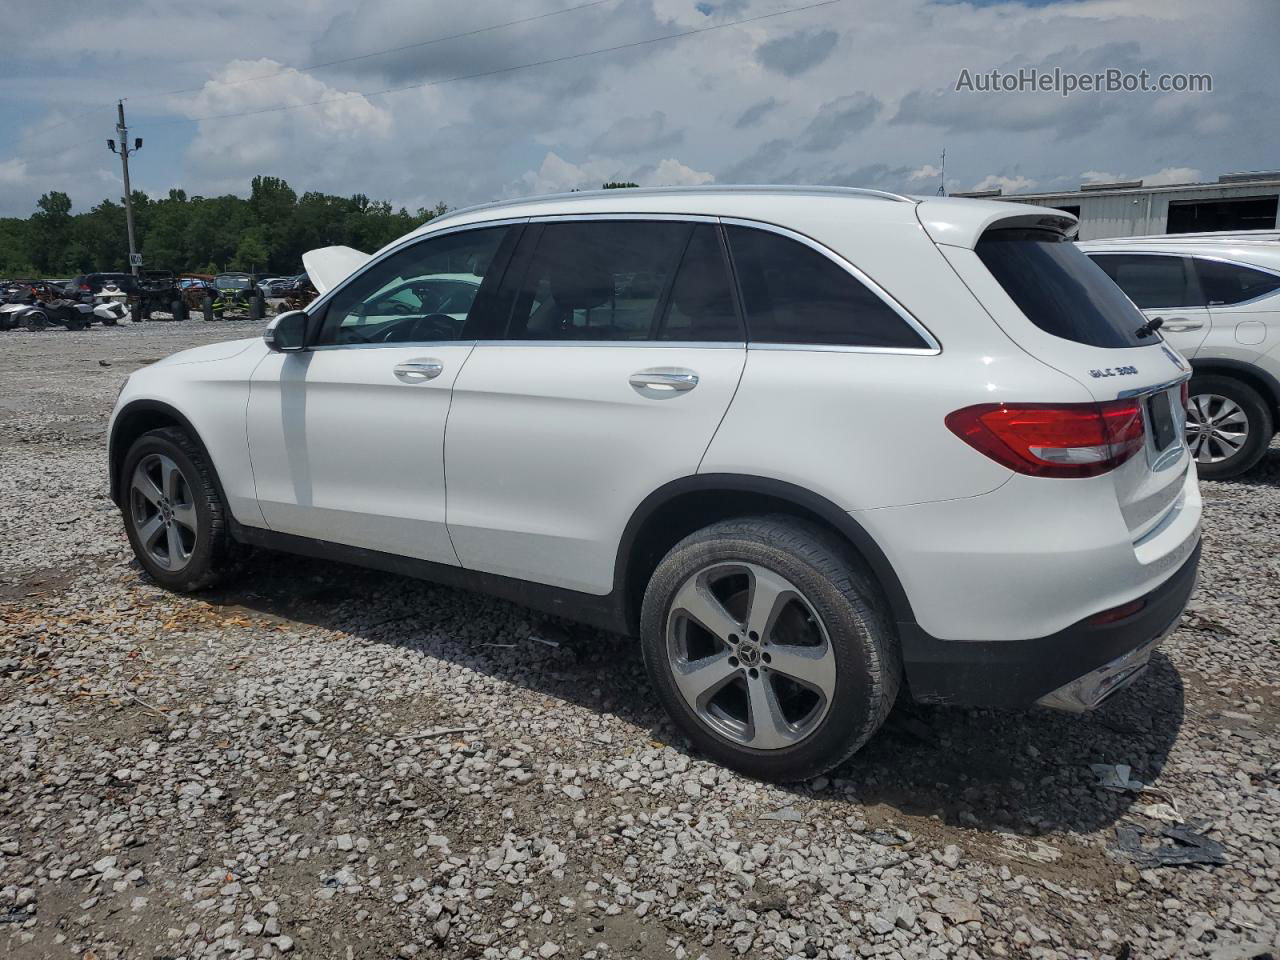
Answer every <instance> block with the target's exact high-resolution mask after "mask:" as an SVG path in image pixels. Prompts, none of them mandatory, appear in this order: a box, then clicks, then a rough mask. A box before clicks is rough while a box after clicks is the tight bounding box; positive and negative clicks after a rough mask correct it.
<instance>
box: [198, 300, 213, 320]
mask: <svg viewBox="0 0 1280 960" xmlns="http://www.w3.org/2000/svg"><path fill="white" fill-rule="evenodd" d="M200 312H201V313H202V314H203V315H204V318H205V320H213V319H214V315H213V298H212V297H204V298H203V299H202V300H201V301H200Z"/></svg>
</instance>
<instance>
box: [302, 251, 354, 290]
mask: <svg viewBox="0 0 1280 960" xmlns="http://www.w3.org/2000/svg"><path fill="white" fill-rule="evenodd" d="M368 262H369V254H367V253H361V252H360V251H359V250H353V249H352V248H351V247H320V248H318V249H316V250H308V251H307V252H306V253H304V254H303V255H302V266H303V268H304V269H305V270H306V271H307V276H308V277H309V278H310V279H311V283H312V285H313V286H314V287H315V288H316V292H317V293H326V292H327V291H329V290H332V289H333V288H334V287H335V286H337V285H338V284H339V283H341V282H342V281H343V280H345V279H346V278H347V277H349V276H351V274H353V273H355V272H356V270H358V269H359V268H360V267H362V266H364V265H365V264H366V263H368Z"/></svg>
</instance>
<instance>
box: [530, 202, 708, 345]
mask: <svg viewBox="0 0 1280 960" xmlns="http://www.w3.org/2000/svg"><path fill="white" fill-rule="evenodd" d="M691 232H692V226H691V225H690V224H688V223H680V222H664V223H659V222H647V221H635V220H626V221H608V220H586V221H574V222H569V223H549V224H545V225H544V226H543V227H542V229H541V233H540V235H538V236H537V238H536V240H534V241H532V242H534V243H535V244H536V246H535V247H534V250H533V255H532V258H531V260H530V262H529V267H528V271H527V273H526V274H525V278H524V282H523V284H521V288H520V290H519V293H518V295H517V296H516V300H515V304H514V307H513V310H512V315H511V326H510V330H509V331H508V336H509V337H511V338H512V339H515V340H652V339H654V337H655V321H656V319H657V317H658V310H659V307H660V306H661V304H662V303H663V299H664V297H665V295H666V292H667V288H668V286H669V285H670V282H671V279H672V274H673V273H674V272H675V269H676V264H677V263H678V262H679V261H680V257H681V255H682V254H683V252H684V249H685V246H686V245H687V244H688V241H689V237H690V234H691Z"/></svg>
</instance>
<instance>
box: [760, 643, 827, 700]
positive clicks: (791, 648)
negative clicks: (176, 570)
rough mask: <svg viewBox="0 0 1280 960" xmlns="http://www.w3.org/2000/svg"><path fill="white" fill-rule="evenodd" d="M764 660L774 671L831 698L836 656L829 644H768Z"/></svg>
mask: <svg viewBox="0 0 1280 960" xmlns="http://www.w3.org/2000/svg"><path fill="white" fill-rule="evenodd" d="M765 656H766V657H767V658H768V659H767V660H766V661H765V662H766V663H767V664H768V669H769V670H770V671H772V672H773V673H780V674H782V675H783V676H784V677H790V678H791V679H792V680H795V681H797V682H799V683H802V684H804V685H805V686H807V687H812V688H813V689H815V690H817V691H818V692H820V693H821V694H822V695H823V696H824V697H826V698H828V699H830V697H831V696H832V694H834V693H835V690H836V658H835V654H834V653H832V650H831V644H829V643H824V644H822V646H818V647H801V646H795V645H792V644H774V643H771V644H769V646H768V647H766V648H765Z"/></svg>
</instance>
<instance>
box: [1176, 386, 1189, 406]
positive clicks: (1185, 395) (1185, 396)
mask: <svg viewBox="0 0 1280 960" xmlns="http://www.w3.org/2000/svg"><path fill="white" fill-rule="evenodd" d="M1178 395H1179V396H1180V397H1181V398H1182V409H1183V410H1190V409H1191V381H1190V380H1183V381H1182V388H1181V390H1179V391H1178Z"/></svg>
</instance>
